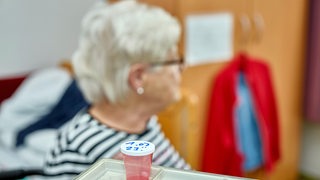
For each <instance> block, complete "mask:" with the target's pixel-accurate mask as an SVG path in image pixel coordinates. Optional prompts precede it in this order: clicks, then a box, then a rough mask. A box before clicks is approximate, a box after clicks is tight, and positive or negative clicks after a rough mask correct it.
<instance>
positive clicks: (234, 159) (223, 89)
mask: <svg viewBox="0 0 320 180" xmlns="http://www.w3.org/2000/svg"><path fill="white" fill-rule="evenodd" d="M240 71H242V72H243V73H244V76H245V78H246V81H247V83H248V86H249V88H250V91H251V96H252V99H253V105H254V108H255V112H256V115H257V121H258V122H257V124H258V127H259V132H260V133H261V134H260V135H261V142H262V146H263V147H262V151H263V152H262V154H263V159H264V167H265V168H266V169H267V170H269V171H270V170H271V169H272V167H273V165H274V164H275V162H276V161H277V160H278V159H279V158H280V148H279V127H278V115H277V108H276V101H275V96H274V91H273V87H272V82H271V77H270V74H269V69H268V66H267V65H266V64H265V63H263V62H262V61H259V60H257V59H252V58H250V57H248V56H246V55H244V54H240V55H238V56H236V57H235V58H234V59H233V60H232V61H231V62H230V64H229V65H228V66H227V67H226V68H225V69H223V70H222V72H220V73H219V74H218V75H217V77H216V78H215V79H214V81H213V86H212V95H211V99H210V103H209V113H208V119H207V126H206V128H207V129H206V133H205V138H204V149H203V159H202V171H205V172H211V173H217V174H226V175H232V176H243V173H244V172H243V170H242V163H243V161H244V159H243V156H242V154H241V153H240V152H239V148H238V147H237V144H238V142H236V137H235V136H236V132H235V127H234V115H235V106H236V99H237V97H236V84H237V75H238V73H239V72H240Z"/></svg>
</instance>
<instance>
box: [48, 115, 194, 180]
mask: <svg viewBox="0 0 320 180" xmlns="http://www.w3.org/2000/svg"><path fill="white" fill-rule="evenodd" d="M129 140H144V141H149V142H152V143H153V144H154V145H155V147H156V149H155V152H154V154H153V164H154V165H160V166H165V167H173V168H179V169H190V166H189V164H187V163H186V162H185V161H184V159H183V158H181V157H180V155H179V154H178V152H177V151H176V150H175V149H174V147H173V146H172V145H171V143H170V142H169V140H168V139H167V138H166V137H165V135H164V133H163V132H162V130H161V127H160V124H159V123H158V121H157V117H156V116H153V117H152V118H151V119H150V120H149V122H148V124H147V128H146V130H145V131H144V132H142V133H140V134H130V133H127V132H124V131H118V130H115V129H113V128H111V127H108V126H106V125H104V124H101V123H100V122H99V121H97V120H95V119H94V118H93V117H92V116H91V115H90V114H88V113H87V112H86V111H80V112H79V113H78V114H77V115H76V116H75V117H74V119H73V120H71V121H70V122H69V123H68V125H66V126H65V127H64V128H63V129H61V130H60V132H59V134H58V137H57V144H56V146H55V147H54V148H53V149H52V150H51V151H50V153H49V154H48V156H47V158H46V164H45V168H44V171H45V174H46V176H47V177H48V178H49V177H52V178H56V179H64V178H65V179H72V178H73V177H75V176H76V175H78V174H80V173H81V172H82V171H84V170H86V169H88V168H89V166H91V165H92V164H93V163H94V162H96V161H97V160H98V159H100V158H113V157H115V156H116V155H118V154H119V153H120V146H121V144H122V143H123V142H126V141H129Z"/></svg>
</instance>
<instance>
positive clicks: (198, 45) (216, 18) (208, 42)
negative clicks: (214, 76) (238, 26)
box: [185, 13, 233, 65]
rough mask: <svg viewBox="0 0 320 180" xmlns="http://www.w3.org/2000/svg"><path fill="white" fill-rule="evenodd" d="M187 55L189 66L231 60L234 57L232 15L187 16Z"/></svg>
mask: <svg viewBox="0 0 320 180" xmlns="http://www.w3.org/2000/svg"><path fill="white" fill-rule="evenodd" d="M185 54H186V57H185V58H186V62H187V63H188V64H189V65H197V64H203V63H211V62H217V61H225V60H229V59H230V58H231V57H232V55H233V16H232V14H231V13H216V14H204V15H189V16H187V17H186V34H185Z"/></svg>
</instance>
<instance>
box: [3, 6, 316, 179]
mask: <svg viewBox="0 0 320 180" xmlns="http://www.w3.org/2000/svg"><path fill="white" fill-rule="evenodd" d="M96 1H97V0H68V1H65V0H55V1H49V0H0V81H1V80H7V79H11V78H16V77H23V76H26V75H28V74H30V73H32V72H34V71H37V70H40V69H46V68H49V67H53V66H60V65H61V64H62V63H63V62H68V61H69V60H70V58H71V56H72V53H73V51H74V50H75V49H76V47H77V43H78V42H77V39H78V35H79V30H80V23H81V19H82V17H83V16H84V14H85V12H86V11H87V10H88V8H90V7H91V6H92V4H93V3H94V2H96ZM141 1H142V2H147V3H150V4H154V5H159V6H161V7H163V8H165V9H166V10H168V11H169V12H170V13H172V14H173V15H175V16H177V17H178V18H179V20H180V21H181V23H182V27H183V34H182V41H181V43H180V51H181V53H182V54H183V55H184V56H185V58H186V60H187V63H189V66H188V67H187V68H186V70H185V71H184V72H183V83H182V86H183V88H184V89H186V90H188V92H192V94H193V95H194V98H195V99H193V100H192V101H196V106H192V107H188V108H189V111H190V112H191V111H193V114H191V115H190V114H189V117H188V118H189V119H188V118H187V121H182V122H180V120H178V122H177V123H175V124H174V123H173V122H168V121H166V120H163V127H164V129H165V131H166V132H167V133H168V136H169V137H170V138H171V139H172V141H173V143H174V144H175V145H176V146H177V149H178V150H179V151H180V152H181V153H182V154H183V156H184V157H185V158H186V159H187V160H188V161H189V162H190V164H191V165H192V167H193V168H194V169H197V170H201V169H200V164H201V157H202V155H201V152H202V147H203V144H202V140H203V137H204V134H203V132H204V129H205V122H206V116H207V111H208V100H209V97H210V91H211V89H210V88H211V84H212V81H214V78H215V76H216V75H217V74H218V73H219V72H220V71H221V70H222V69H223V68H224V67H226V66H227V65H228V64H229V63H230V61H231V59H232V57H234V56H235V55H237V54H239V53H246V54H248V55H250V56H252V57H257V58H259V59H260V58H261V59H263V61H264V62H265V63H266V64H268V66H269V67H270V71H271V77H272V83H273V85H274V90H275V96H276V101H277V108H278V113H279V125H280V126H279V127H280V130H279V131H280V147H281V159H280V161H279V162H278V163H277V165H276V167H275V168H274V170H273V171H272V172H271V173H267V172H265V171H264V170H263V169H258V170H257V171H254V172H248V173H247V176H248V177H254V178H259V179H279V180H280V179H281V180H283V179H320V171H319V170H320V141H319V137H320V83H319V82H320V53H319V52H320V23H319V22H320V21H319V19H320V2H319V1H317V0H224V1H221V0H161V1H160V0H141ZM211 41H212V42H211ZM197 52H201V53H200V54H199V53H197ZM204 54H206V56H203V55H204ZM5 89H6V87H4V86H2V87H1V84H0V94H1V93H4V92H6V90H5ZM6 93H7V92H6ZM5 98H8V97H7V96H5ZM190 108H191V109H190ZM161 117H163V119H168V118H170V117H172V115H171V116H170V115H168V114H165V113H164V114H162V115H161ZM176 118H180V119H181V117H180V116H179V117H176ZM182 118H185V117H182ZM186 123H187V127H186ZM0 126H2V125H1V124H0ZM191 127H192V128H191ZM176 129H180V130H176ZM180 131H181V132H180ZM185 148H187V149H188V150H187V152H185V151H183V149H185ZM0 159H1V157H0Z"/></svg>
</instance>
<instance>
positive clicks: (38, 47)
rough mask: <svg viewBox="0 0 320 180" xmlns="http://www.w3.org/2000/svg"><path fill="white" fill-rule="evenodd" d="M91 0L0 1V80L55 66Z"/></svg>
mask: <svg viewBox="0 0 320 180" xmlns="http://www.w3.org/2000/svg"><path fill="white" fill-rule="evenodd" d="M94 2H95V0H0V78H1V77H4V76H12V75H15V74H21V73H24V72H30V71H31V70H34V69H38V68H43V67H47V66H52V65H56V64H58V63H59V62H60V61H61V60H62V59H66V58H70V57H71V55H72V53H73V51H74V50H75V48H76V47H77V41H78V40H77V39H78V35H79V30H80V22H81V18H82V17H83V15H84V14H85V12H86V11H87V10H88V8H90V7H91V5H92V4H93V3H94Z"/></svg>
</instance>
